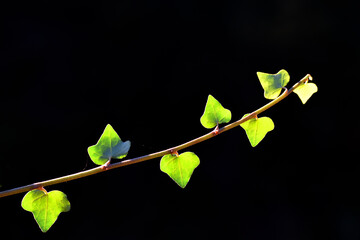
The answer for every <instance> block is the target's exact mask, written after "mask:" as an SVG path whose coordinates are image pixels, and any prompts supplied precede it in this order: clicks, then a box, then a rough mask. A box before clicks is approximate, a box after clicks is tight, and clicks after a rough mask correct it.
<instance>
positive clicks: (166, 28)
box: [0, 0, 360, 239]
mask: <svg viewBox="0 0 360 240" xmlns="http://www.w3.org/2000/svg"><path fill="white" fill-rule="evenodd" d="M0 5H1V6H0V16H1V17H0V19H1V22H0V29H1V36H2V37H1V38H0V79H1V85H0V99H1V103H0V106H1V120H0V133H1V138H0V141H1V142H0V143H1V148H0V149H1V159H0V161H1V167H0V184H1V186H2V187H1V190H6V189H10V188H13V187H18V186H21V185H25V184H30V183H33V182H37V181H41V180H46V179H50V178H54V177H59V176H63V175H67V174H71V173H75V172H78V171H82V170H84V169H90V168H92V167H94V166H95V165H94V164H93V163H92V162H91V160H90V158H89V157H88V155H87V151H86V149H87V147H88V146H90V145H93V144H95V143H96V142H97V140H98V138H99V137H100V135H101V133H102V131H103V129H104V128H105V126H106V124H108V123H110V124H111V125H112V126H113V127H114V129H115V130H116V131H117V132H118V133H119V135H120V137H121V138H122V139H123V140H131V142H132V146H131V149H130V152H129V154H128V158H132V157H137V156H141V155H144V154H149V153H152V152H156V151H159V150H162V149H166V148H169V147H172V146H176V145H178V144H181V143H184V142H186V141H188V140H191V139H193V138H195V137H198V136H201V135H203V134H205V133H206V132H207V131H208V130H206V129H204V128H203V127H202V126H201V124H200V121H199V119H200V116H201V115H202V113H203V109H204V106H205V103H206V99H207V96H208V94H212V95H213V96H214V97H215V98H217V99H218V100H219V101H220V102H221V103H222V104H223V106H224V107H226V108H228V109H230V110H231V111H232V115H233V120H237V119H240V118H241V117H242V116H243V114H245V113H248V112H251V111H253V110H255V109H257V108H259V107H260V106H262V105H264V104H266V103H267V102H268V100H266V99H264V98H263V90H262V88H261V86H260V84H259V82H258V80H257V77H256V72H257V71H262V72H269V73H276V72H277V71H279V70H280V69H282V68H283V69H286V70H287V71H288V72H289V73H290V76H291V81H290V83H289V87H290V86H291V85H292V84H294V83H295V82H296V81H298V80H300V79H301V78H302V77H303V76H305V75H306V74H307V73H310V74H312V76H313V78H314V82H315V83H316V84H317V85H318V87H319V92H318V93H316V94H315V95H314V96H313V97H312V98H311V99H310V100H309V101H308V103H307V104H306V105H302V103H301V102H300V100H299V99H298V98H297V96H296V95H295V94H292V95H290V96H289V97H288V98H287V99H286V100H284V101H282V102H281V103H280V104H278V105H276V106H275V107H273V108H271V109H270V110H268V111H267V112H266V113H264V114H262V115H261V116H268V117H271V118H272V119H273V121H274V122H275V130H274V131H272V132H270V133H269V134H268V135H267V136H266V138H265V139H264V141H262V142H261V143H260V144H259V145H258V146H257V147H256V148H252V147H251V146H250V144H249V142H248V140H247V138H246V135H245V133H244V131H243V129H241V128H240V127H239V128H235V129H233V130H232V131H229V132H226V133H224V134H221V135H219V136H218V137H216V138H213V139H211V140H208V141H206V142H203V143H201V144H199V145H196V146H192V147H190V148H189V149H187V150H188V151H193V152H195V153H196V154H197V155H198V156H199V157H200V160H201V164H200V166H199V167H198V168H197V169H196V170H195V171H194V174H193V176H192V178H191V180H190V182H189V184H188V186H187V187H186V188H185V189H181V188H180V187H178V186H177V185H176V184H175V183H174V182H173V181H172V180H171V179H170V178H169V177H168V176H167V175H166V174H164V173H162V172H161V171H160V169H159V159H154V160H151V161H147V162H144V163H139V164H136V165H131V166H128V167H125V168H120V169H117V170H112V171H109V172H106V173H101V174H97V175H94V176H90V177H87V178H83V179H80V180H76V181H72V182H68V183H63V184H59V185H55V186H49V187H47V188H46V189H47V190H48V191H51V190H55V189H56V190H61V191H63V192H65V193H66V194H67V195H68V199H69V200H70V202H71V207H72V209H71V211H70V212H69V213H62V214H61V215H60V216H59V219H58V221H57V222H56V223H55V224H54V226H53V227H52V228H51V229H50V230H49V232H48V233H46V234H43V233H41V231H40V229H39V228H38V226H37V224H36V223H35V221H34V220H33V217H32V215H31V213H29V212H26V211H24V210H23V209H22V208H21V206H20V203H21V199H22V197H23V194H19V195H15V196H10V197H6V198H2V199H0V210H1V225H0V230H1V234H3V235H4V236H6V238H7V239H24V238H28V237H30V238H31V239H32V238H34V239H35V238H36V239H55V238H59V239H60V238H61V239H79V238H84V239H85V238H86V239H210V238H218V239H230V238H231V239H359V238H360V197H359V194H358V191H359V185H360V163H359V161H358V144H357V143H358V138H357V134H358V133H359V124H358V120H357V119H358V117H357V116H356V114H357V112H356V110H357V107H356V105H355V104H356V102H357V96H358V93H357V92H358V90H357V88H356V85H355V84H356V83H357V82H358V81H359V79H358V67H359V63H360V62H359V53H360V52H359V50H360V47H359V40H360V37H359V35H360V30H359V27H358V25H359V22H358V21H357V7H356V6H355V5H352V4H350V3H347V2H345V1H340V2H334V1H300V0H297V1H292V0H291V1H286V0H279V1H258V0H248V1H231V0H229V1H212V0H210V1H196V0H192V1H190V0H189V1H188V0H182V1H172V0H170V1H163V0H152V1H144V0H126V1H123V0H119V1H44V0H41V1H24V2H21V1H3V2H1V4H0ZM5 234H6V235H5Z"/></svg>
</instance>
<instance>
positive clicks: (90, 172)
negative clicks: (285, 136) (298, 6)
mask: <svg viewBox="0 0 360 240" xmlns="http://www.w3.org/2000/svg"><path fill="white" fill-rule="evenodd" d="M311 79H312V77H311V75H310V74H307V75H306V76H305V77H304V78H302V79H301V80H300V81H299V82H297V83H296V84H295V85H294V86H292V87H291V88H290V89H289V90H287V89H286V88H284V89H285V91H284V92H283V93H282V94H281V95H280V96H279V97H277V98H276V99H274V100H273V101H271V102H269V103H268V104H266V105H264V106H263V107H261V108H259V109H258V110H256V111H254V112H252V113H250V114H249V115H247V116H246V117H244V118H242V119H240V120H238V121H236V122H233V123H230V124H228V125H226V126H224V127H222V128H220V129H219V130H218V132H217V134H214V132H213V131H212V132H209V133H207V134H205V135H203V136H201V137H198V138H195V139H193V140H191V141H189V142H186V143H183V144H181V145H178V146H176V147H172V148H169V149H166V150H163V151H159V152H156V153H152V154H148V155H144V156H141V157H137V158H132V159H128V160H124V161H121V162H117V163H113V164H109V165H108V166H107V167H106V168H104V167H103V166H99V167H95V168H92V169H89V170H86V171H82V172H78V173H74V174H70V175H67V176H63V177H59V178H54V179H50V180H46V181H42V182H37V183H33V184H30V185H25V186H22V187H18V188H13V189H10V190H6V191H2V192H0V198H2V197H6V196H11V195H15V194H18V193H22V192H27V191H30V190H33V189H35V188H39V187H46V186H50V185H55V184H58V183H63V182H69V181H72V180H75V179H78V178H83V177H87V176H90V175H94V174H96V173H100V172H104V171H107V170H111V169H115V168H119V167H124V166H127V165H131V164H135V163H139V162H144V161H147V160H150V159H154V158H158V157H162V156H164V155H166V154H171V153H173V152H175V151H179V150H182V149H184V148H187V147H190V146H192V145H195V144H198V143H200V142H203V141H205V140H208V139H210V138H212V137H215V136H217V135H219V134H220V133H223V132H226V131H228V130H230V129H232V128H234V127H236V126H239V125H240V124H241V123H243V122H245V121H247V120H249V119H251V118H253V117H255V116H257V115H258V114H260V113H262V112H264V111H266V110H267V109H269V108H271V107H273V106H274V105H275V104H277V103H279V102H280V101H282V100H283V99H284V98H286V97H287V96H288V95H289V94H290V93H291V92H292V91H294V89H296V88H297V87H298V86H300V85H301V84H302V83H304V82H306V81H308V80H311Z"/></svg>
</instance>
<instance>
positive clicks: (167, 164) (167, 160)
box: [160, 152, 200, 188]
mask: <svg viewBox="0 0 360 240" xmlns="http://www.w3.org/2000/svg"><path fill="white" fill-rule="evenodd" d="M199 164H200V159H199V158H198V156H196V155H195V153H193V152H184V153H183V154H180V155H177V154H176V155H173V154H167V155H165V156H163V157H162V158H161V161H160V169H161V171H163V172H165V173H167V174H168V175H169V176H170V177H171V178H172V179H173V180H174V181H175V182H176V183H177V184H178V185H179V186H180V187H182V188H185V186H186V185H187V184H188V182H189V180H190V177H191V175H192V173H193V171H194V169H195V168H196V167H197V166H199Z"/></svg>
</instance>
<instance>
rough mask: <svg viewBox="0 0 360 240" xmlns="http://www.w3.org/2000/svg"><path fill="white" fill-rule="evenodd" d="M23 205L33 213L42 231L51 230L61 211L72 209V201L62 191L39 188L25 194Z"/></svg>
mask: <svg viewBox="0 0 360 240" xmlns="http://www.w3.org/2000/svg"><path fill="white" fill-rule="evenodd" d="M21 206H22V208H23V209H24V210H26V211H29V212H32V213H33V215H34V218H35V221H36V222H37V224H38V225H39V227H40V229H41V231H42V232H47V231H48V230H49V228H50V227H51V226H52V225H53V224H54V223H55V221H56V219H57V218H58V216H59V214H60V213H62V212H68V211H70V202H69V201H68V199H67V197H66V195H65V194H64V193H63V192H60V191H51V192H49V193H47V192H46V191H41V190H37V189H35V190H32V191H30V192H28V193H27V194H26V195H25V196H24V198H23V200H22V202H21Z"/></svg>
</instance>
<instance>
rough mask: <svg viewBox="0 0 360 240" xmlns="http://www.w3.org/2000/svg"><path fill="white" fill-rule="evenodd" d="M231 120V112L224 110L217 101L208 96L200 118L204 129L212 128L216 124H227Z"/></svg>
mask: <svg viewBox="0 0 360 240" xmlns="http://www.w3.org/2000/svg"><path fill="white" fill-rule="evenodd" d="M230 120H231V112H230V110H228V109H225V108H224V107H223V106H222V105H221V104H220V103H219V101H218V100H216V99H215V98H214V97H213V96H211V95H209V96H208V100H207V102H206V106H205V111H204V114H203V115H202V116H201V118H200V122H201V124H202V125H203V126H204V127H205V128H214V127H215V126H217V125H218V124H221V123H228V122H230Z"/></svg>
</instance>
